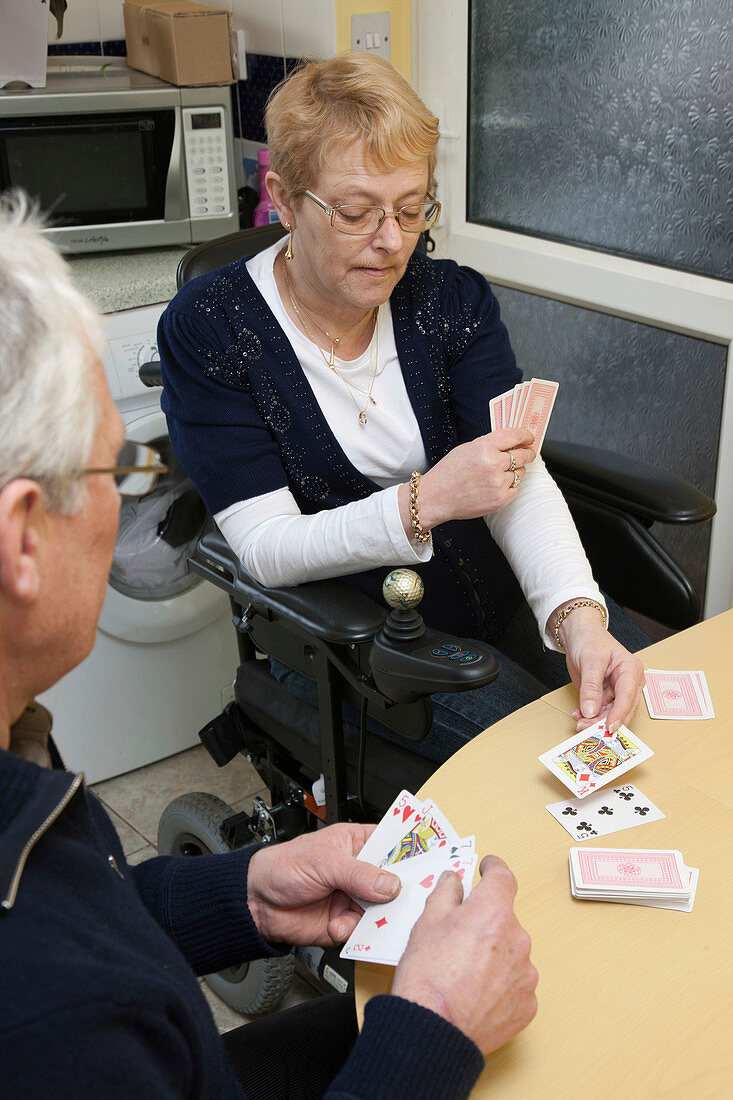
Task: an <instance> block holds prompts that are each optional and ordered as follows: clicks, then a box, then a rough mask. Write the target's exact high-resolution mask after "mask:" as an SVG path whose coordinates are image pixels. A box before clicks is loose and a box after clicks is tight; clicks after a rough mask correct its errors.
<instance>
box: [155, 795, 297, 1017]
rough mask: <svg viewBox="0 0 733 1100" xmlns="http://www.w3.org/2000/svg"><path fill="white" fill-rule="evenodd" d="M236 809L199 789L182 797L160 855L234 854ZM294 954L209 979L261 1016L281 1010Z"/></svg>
mask: <svg viewBox="0 0 733 1100" xmlns="http://www.w3.org/2000/svg"><path fill="white" fill-rule="evenodd" d="M233 813H234V810H232V808H231V806H228V805H227V804H226V802H223V801H222V799H221V798H217V797H216V795H213V794H204V793H203V792H200V791H196V792H194V793H192V794H184V795H181V797H180V798H176V799H174V800H173V802H171V803H170V805H169V806H166V808H165V810H164V811H163V813H162V814H161V817H160V822H159V824H158V853H159V854H160V855H172V856H201V855H208V854H209V853H212V852H228V851H230V848H229V846H228V845H227V844H226V843H225V841H224V840H223V839H222V836H221V831H220V829H221V823H222V821H224V819H225V818H227V817H231V815H232V814H233ZM293 966H294V959H293V954H292V952H291V953H290V954H289V955H285V956H283V957H282V958H279V959H257V960H255V961H254V962H249V963H242V964H241V965H240V966H231V967H229V968H228V969H227V970H221V971H219V973H218V974H207V975H206V983H207V985H209V986H210V987H211V989H213V991H214V992H215V993H216V995H217V996H218V997H221V999H222V1001H225V1002H226V1003H227V1004H228V1005H229V1006H230V1007H231V1008H233V1009H234V1010H235V1011H236V1012H241V1013H242V1014H243V1015H245V1016H258V1015H262V1014H263V1013H266V1012H271V1011H272V1010H273V1009H274V1008H276V1007H277V1006H278V1005H279V1003H280V1001H281V1000H282V998H283V997H284V995H285V993H286V992H287V990H288V989H289V987H290V984H291V982H292V979H293Z"/></svg>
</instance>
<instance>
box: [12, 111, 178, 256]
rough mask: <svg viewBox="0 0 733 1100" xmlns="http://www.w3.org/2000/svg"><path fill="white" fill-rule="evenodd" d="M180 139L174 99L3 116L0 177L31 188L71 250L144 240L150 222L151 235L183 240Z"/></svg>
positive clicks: (162, 240)
mask: <svg viewBox="0 0 733 1100" xmlns="http://www.w3.org/2000/svg"><path fill="white" fill-rule="evenodd" d="M180 142H181V138H180V109H179V108H177V107H170V108H161V109H156V110H149V111H145V110H138V111H130V112H124V113H123V112H109V113H103V112H95V113H89V114H87V115H82V114H78V115H72V116H71V117H69V118H65V119H60V118H59V117H58V116H55V117H53V116H48V117H43V116H40V117H33V118H23V119H18V120H6V121H5V122H4V123H3V124H2V125H1V126H0V184H1V185H2V189H7V188H22V189H23V190H24V191H26V192H27V193H28V194H29V195H31V196H32V197H33V198H34V199H35V200H36V201H37V202H38V204H39V206H40V208H41V210H42V211H43V212H44V214H45V216H46V220H47V223H48V225H49V226H50V230H51V234H50V235H51V236H52V237H54V238H55V239H56V241H57V243H59V244H60V245H62V246H65V247H68V248H70V249H72V250H77V251H85V250H87V248H89V249H96V248H99V247H100V245H102V246H103V247H104V246H106V247H109V248H114V247H115V246H116V244H117V242H118V241H119V247H127V248H129V247H145V246H149V245H150V243H151V229H152V227H153V226H155V241H156V243H158V244H169V243H170V244H175V243H182V244H185V243H188V242H189V240H190V227H189V223H188V218H187V195H186V191H185V187H186V184H185V180H184V179H183V176H182V171H181V164H180V162H181V153H180ZM135 227H139V229H140V239H139V241H135V240H134V235H135Z"/></svg>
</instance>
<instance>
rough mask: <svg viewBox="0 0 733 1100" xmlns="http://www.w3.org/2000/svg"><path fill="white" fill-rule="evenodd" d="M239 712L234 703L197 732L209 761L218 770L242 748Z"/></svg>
mask: <svg viewBox="0 0 733 1100" xmlns="http://www.w3.org/2000/svg"><path fill="white" fill-rule="evenodd" d="M243 734H244V731H243V729H242V720H241V712H240V709H239V707H238V706H237V704H236V703H229V704H228V706H226V707H225V709H224V710H223V711H222V713H221V714H219V715H217V717H216V718H212V720H211V721H210V722H207V723H206V725H205V726H204V728H203V729H201V730H199V738H200V739H201V742H202V744H203V746H204V748H205V749H206V751H207V752H208V754H209V756H210V757H211V759H212V760H213V761H214V763H215V764H217V765H218V766H219V767H220V768H223V767H224V765H225V764H228V763H229V761H230V760H233V759H234V757H235V756H236V755H237V753H238V752H240V750H241V749H242V748H243V746H244V736H243Z"/></svg>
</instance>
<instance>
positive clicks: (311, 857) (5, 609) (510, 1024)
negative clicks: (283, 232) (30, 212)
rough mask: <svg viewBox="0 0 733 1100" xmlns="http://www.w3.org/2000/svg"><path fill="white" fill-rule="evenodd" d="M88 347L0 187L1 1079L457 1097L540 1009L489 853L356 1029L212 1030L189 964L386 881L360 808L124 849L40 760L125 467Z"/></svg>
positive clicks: (62, 289)
mask: <svg viewBox="0 0 733 1100" xmlns="http://www.w3.org/2000/svg"><path fill="white" fill-rule="evenodd" d="M100 347H101V336H100V326H99V321H98V318H97V317H96V316H95V314H94V311H93V310H92V308H91V307H90V306H89V304H88V303H87V302H86V301H85V300H84V298H83V297H82V296H81V295H80V294H79V293H78V292H77V291H76V290H75V289H74V287H73V285H72V283H71V281H70V278H69V275H68V272H67V270H66V267H65V265H64V264H63V262H62V260H61V259H60V257H59V256H58V255H57V254H56V253H55V251H54V250H53V249H52V247H51V246H50V244H49V243H48V242H47V241H46V240H45V239H44V238H43V237H42V235H41V234H40V233H39V231H38V227H37V226H35V225H34V223H33V222H32V221H30V222H29V220H28V218H27V216H26V211H25V204H24V202H23V201H22V200H6V201H5V202H0V1003H1V1004H2V1019H1V1020H0V1067H1V1070H0V1072H1V1073H2V1078H1V1083H0V1092H2V1094H3V1095H7V1096H18V1097H21V1096H22V1097H23V1098H24V1100H35V1098H38V1100H40V1098H41V1097H42V1098H43V1100H46V1098H48V1097H53V1098H54V1100H63V1098H71V1097H73V1098H74V1100H79V1098H85V1097H86V1098H90V1100H92V1098H93V1100H108V1098H110V1097H137V1096H146V1097H147V1096H150V1097H156V1098H166V1100H167V1098H170V1100H173V1098H177V1100H180V1098H181V1097H191V1098H199V1097H200V1098H202V1100H203V1098H212V1100H213V1098H215V1097H216V1098H225V1097H240V1098H241V1097H243V1096H246V1095H249V1096H251V1097H255V1096H257V1097H261V1098H262V1097H265V1096H266V1097H268V1098H275V1097H282V1098H285V1097H303V1098H306V1097H314V1098H315V1097H316V1096H319V1097H320V1096H324V1095H327V1096H328V1097H330V1098H331V1100H337V1098H340V1100H347V1098H351V1100H355V1098H360V1097H364V1098H365V1100H366V1098H367V1097H368V1098H370V1100H375V1098H379V1097H384V1098H387V1097H398V1096H399V1097H402V1096H405V1095H407V1094H408V1092H409V1093H411V1092H413V1091H418V1092H419V1093H420V1094H421V1096H422V1097H423V1098H424V1100H431V1098H434V1100H439V1098H442V1097H445V1096H451V1097H452V1098H454V1100H459V1098H460V1097H463V1096H467V1095H468V1093H469V1092H470V1090H471V1087H472V1085H473V1083H474V1081H475V1080H476V1078H477V1076H478V1074H479V1072H480V1070H481V1067H482V1065H483V1058H482V1054H486V1053H488V1052H489V1051H492V1050H495V1049H496V1048H497V1047H499V1046H501V1045H502V1044H503V1043H504V1042H506V1041H507V1040H508V1039H510V1038H511V1037H512V1036H513V1035H515V1034H516V1033H517V1032H518V1031H519V1030H520V1029H521V1028H522V1027H524V1026H525V1025H526V1024H527V1023H529V1021H530V1020H531V1019H532V1016H533V1015H534V1012H535V1007H536V1002H535V997H534V988H535V983H536V977H537V976H536V972H535V970H534V967H533V966H532V965H531V963H530V962H529V938H528V936H527V934H526V932H524V930H523V929H522V927H521V926H520V924H519V923H518V921H517V919H516V917H515V916H514V913H513V897H514V891H515V888H516V884H515V882H514V878H513V876H512V874H511V872H510V871H509V869H508V868H507V867H506V865H505V864H504V863H502V861H501V860H498V859H496V858H494V857H486V858H485V859H484V861H483V862H482V867H481V870H482V880H481V882H480V883H479V884H478V885H477V887H476V889H475V890H474V892H473V894H472V895H471V897H470V898H468V899H467V900H466V901H465V902H464V901H463V899H462V886H461V883H460V880H459V879H458V877H457V876H456V875H455V874H453V873H452V872H447V873H446V876H445V878H444V879H443V880H441V882H440V884H439V886H438V887H437V888H436V890H435V891H434V893H433V894H432V895H431V897H430V899H429V902H428V906H427V907H426V910H425V913H424V915H423V917H422V918H421V919H420V920H419V921H418V923H417V924H416V925H415V928H414V931H413V935H412V937H411V939H410V943H409V945H408V947H407V950H406V952H405V954H404V956H403V958H402V961H401V962H400V965H399V966H398V968H397V970H396V973H395V978H394V984H393V990H392V995H391V996H386V997H375V998H373V1000H372V1001H370V1002H369V1004H368V1005H367V1009H366V1016H365V1023H364V1027H363V1029H362V1032H361V1035H359V1037H358V1038H357V1032H356V1021H355V1017H354V1007H353V998H350V997H347V996H339V995H335V996H334V997H326V998H319V999H317V1000H315V1001H312V1002H309V1003H307V1004H305V1005H300V1006H297V1007H296V1008H295V1009H291V1010H290V1011H289V1012H286V1013H282V1014H280V1015H278V1016H277V1017H271V1018H269V1019H268V1020H266V1021H262V1022H259V1021H258V1022H255V1023H254V1024H250V1025H248V1026H247V1027H242V1028H238V1029H235V1030H234V1031H233V1032H230V1033H228V1035H226V1036H224V1037H223V1039H220V1038H219V1036H218V1034H217V1030H216V1027H215V1025H214V1021H213V1018H212V1016H211V1013H210V1011H209V1008H208V1006H207V1004H206V1001H205V999H204V997H203V994H202V993H201V990H200V988H199V985H198V982H197V981H196V977H195V974H205V973H209V972H211V971H216V970H221V969H223V968H225V967H228V966H232V965H235V964H238V963H241V962H243V961H246V960H248V959H254V958H262V957H268V956H276V955H279V954H281V953H282V952H283V951H284V950H286V948H285V947H284V944H286V943H301V944H322V945H324V946H326V945H334V944H336V943H338V942H341V941H343V940H344V939H346V938H347V937H348V936H349V935H350V933H351V931H352V930H353V928H354V927H355V925H356V923H357V921H358V919H359V917H360V915H361V910H360V908H359V907H358V906H357V905H356V904H355V903H354V902H352V901H351V897H350V896H349V895H351V896H354V897H358V898H360V899H362V900H363V901H365V902H377V901H381V902H384V901H385V900H389V899H391V898H393V897H394V896H395V894H396V893H397V892H398V890H399V880H398V879H397V878H396V877H395V876H394V875H392V874H390V873H388V872H385V871H382V870H380V869H379V868H377V867H373V866H371V865H370V864H368V863H364V862H360V861H358V860H357V859H356V858H355V856H356V853H357V852H358V851H359V849H360V848H361V846H362V845H363V844H364V842H365V840H366V839H367V837H368V836H369V834H370V832H371V829H372V828H373V826H369V825H356V824H343V825H336V826H332V827H330V828H327V829H322V830H319V831H318V832H316V833H311V834H307V835H305V836H301V837H298V838H296V839H295V840H293V841H290V842H288V843H286V844H278V845H273V846H271V847H269V848H267V847H263V846H257V845H254V846H251V847H248V848H246V849H242V850H239V851H236V852H231V853H227V854H223V855H214V856H202V857H200V858H199V859H186V858H172V857H159V858H155V859H151V860H148V861H147V862H145V863H142V864H140V865H138V866H136V867H130V866H128V864H127V863H126V861H125V858H124V855H123V853H122V848H121V846H120V843H119V840H118V838H117V836H116V833H115V830H114V827H113V825H112V823H111V821H110V819H109V817H108V816H107V814H106V813H105V811H104V809H103V807H102V805H101V803H99V802H98V801H97V799H96V798H95V797H94V796H93V795H92V793H91V792H89V791H88V790H87V789H86V787H85V785H84V777H83V775H74V774H72V773H70V772H67V771H65V770H64V768H63V766H62V764H61V761H60V760H59V759H58V756H57V755H54V758H53V759H51V758H50V757H49V754H48V752H47V748H46V737H47V733H48V729H49V726H50V721H49V717H48V715H47V713H46V712H45V711H44V710H43V708H42V707H39V706H38V705H37V704H35V703H34V702H33V699H34V697H35V696H36V694H38V693H40V692H42V691H44V690H45V689H47V688H49V687H50V686H51V685H52V684H54V683H55V682H56V681H57V680H58V679H59V678H60V677H61V676H63V675H64V674H65V673H66V672H67V671H69V670H70V669H71V668H73V667H74V666H75V665H76V664H78V663H79V662H80V661H81V660H83V659H84V657H85V656H86V655H87V654H88V653H89V651H90V650H91V648H92V645H93V643H94V638H95V629H96V622H97V617H98V615H99V612H100V610H101V607H102V603H103V600H104V595H105V590H106V582H107V574H108V571H109V567H110V564H111V560H112V553H113V548H114V543H115V536H116V530H117V520H118V515H119V506H120V497H119V491H118V490H119V484H120V481H121V479H123V478H124V477H125V476H127V475H129V474H130V473H131V472H132V471H133V470H134V469H135V464H134V462H131V461H130V460H129V458H124V459H123V458H121V457H120V455H121V450H122V448H123V431H122V422H121V420H120V417H119V415H118V413H117V410H116V408H115V405H114V402H113V401H112V398H111V396H110V393H109V389H108V388H107V384H106V380H105V376H104V370H103V367H102V363H101V360H100ZM143 469H144V473H145V476H146V477H149V478H150V480H151V481H152V480H153V479H154V477H155V473H156V471H155V469H153V470H152V471H151V468H150V466H149V465H148V464H144V466H143ZM139 487H140V486H139V482H138V488H139ZM103 732H104V731H100V736H102V735H103Z"/></svg>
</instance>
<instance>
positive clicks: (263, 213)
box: [252, 149, 280, 225]
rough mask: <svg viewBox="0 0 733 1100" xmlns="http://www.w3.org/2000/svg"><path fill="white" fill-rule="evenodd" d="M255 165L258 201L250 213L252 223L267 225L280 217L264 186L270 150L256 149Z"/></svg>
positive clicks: (268, 166)
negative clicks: (258, 188)
mask: <svg viewBox="0 0 733 1100" xmlns="http://www.w3.org/2000/svg"><path fill="white" fill-rule="evenodd" d="M257 167H258V169H259V173H260V201H259V202H258V203H257V206H255V209H254V214H253V215H252V224H253V225H268V224H269V223H270V222H277V221H279V220H280V219H279V218H278V216H277V213H276V211H275V207H274V206H273V205H272V199H271V198H270V194H269V192H268V190H267V187H266V186H265V176H266V175H267V172H268V171H269V168H270V151H269V149H258V151H257Z"/></svg>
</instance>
